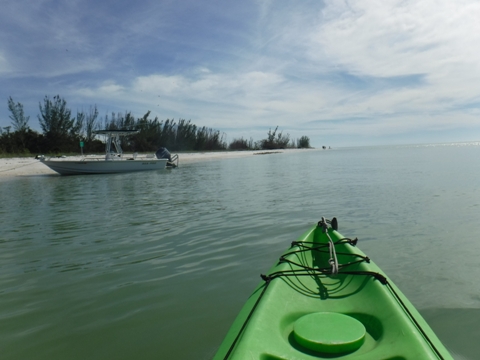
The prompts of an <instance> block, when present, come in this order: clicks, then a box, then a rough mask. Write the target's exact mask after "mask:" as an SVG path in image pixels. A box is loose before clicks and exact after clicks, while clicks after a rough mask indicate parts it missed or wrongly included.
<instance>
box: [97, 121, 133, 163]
mask: <svg viewBox="0 0 480 360" xmlns="http://www.w3.org/2000/svg"><path fill="white" fill-rule="evenodd" d="M139 131H140V130H125V129H123V130H96V131H94V132H93V133H94V134H96V135H105V136H106V137H107V141H106V142H105V160H112V159H113V157H112V154H111V147H112V143H113V145H114V146H115V149H116V150H117V154H116V157H121V156H122V153H123V151H122V147H121V146H120V136H127V135H133V134H136V133H138V132H139Z"/></svg>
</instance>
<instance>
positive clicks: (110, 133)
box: [40, 130, 178, 175]
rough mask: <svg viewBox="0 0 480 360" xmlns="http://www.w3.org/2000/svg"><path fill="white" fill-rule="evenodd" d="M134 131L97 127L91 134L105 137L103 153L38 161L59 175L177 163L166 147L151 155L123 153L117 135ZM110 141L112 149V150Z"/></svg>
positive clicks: (142, 168)
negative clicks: (99, 128)
mask: <svg viewBox="0 0 480 360" xmlns="http://www.w3.org/2000/svg"><path fill="white" fill-rule="evenodd" d="M137 132H138V130H99V131H96V132H95V134H98V135H104V136H106V137H107V140H106V143H105V156H95V155H93V156H82V157H81V158H79V159H76V160H73V159H69V158H66V157H50V158H45V157H44V156H43V155H42V156H41V157H40V161H41V162H42V163H44V164H45V165H46V166H48V167H49V168H50V169H52V170H53V171H56V172H58V173H59V174H60V175H78V174H110V173H123V172H134V171H149V170H161V169H165V168H166V167H167V165H168V166H173V167H175V166H177V165H178V155H173V157H172V156H171V155H170V153H169V152H168V150H167V149H165V148H160V149H159V150H158V151H157V152H156V153H155V154H147V155H138V154H137V153H134V154H132V155H125V154H123V151H122V147H121V146H120V136H128V135H132V134H135V133H137ZM112 144H113V146H114V148H115V150H116V152H115V151H113V149H112Z"/></svg>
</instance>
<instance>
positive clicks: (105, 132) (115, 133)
mask: <svg viewBox="0 0 480 360" xmlns="http://www.w3.org/2000/svg"><path fill="white" fill-rule="evenodd" d="M139 131H140V130H96V131H94V132H93V133H94V134H97V135H111V136H126V135H133V134H136V133H138V132H139Z"/></svg>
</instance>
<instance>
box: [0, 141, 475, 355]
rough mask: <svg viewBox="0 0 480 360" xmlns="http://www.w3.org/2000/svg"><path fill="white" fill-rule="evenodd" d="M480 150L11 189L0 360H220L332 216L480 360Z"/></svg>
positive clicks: (60, 181) (2, 224)
mask: <svg viewBox="0 0 480 360" xmlns="http://www.w3.org/2000/svg"><path fill="white" fill-rule="evenodd" d="M478 159H480V144H463V145H462V144H456V145H436V146H405V147H374V148H345V149H334V150H330V151H315V152H298V153H295V152H294V153H293V154H272V155H264V156H253V157H249V158H239V159H225V160H218V161H210V162H203V163H197V164H186V165H184V166H181V167H180V168H178V169H175V170H173V171H170V170H168V171H163V172H151V173H132V174H118V175H98V176H72V177H60V176H31V177H25V178H14V179H12V178H10V179H7V178H4V179H2V180H0V196H1V203H0V354H1V358H2V359H86V358H88V359H210V358H211V357H212V356H213V354H214V353H215V350H216V348H217V347H218V345H219V344H220V342H221V341H222V339H223V336H224V335H225V333H226V331H227V329H228V328H229V327H230V325H231V323H232V321H233V319H234V317H235V316H236V314H237V313H238V311H239V309H240V308H241V306H242V305H243V303H244V302H245V300H246V298H247V297H248V296H249V294H250V292H251V291H252V290H253V288H254V287H255V285H256V284H257V283H258V282H259V281H260V278H259V274H260V273H262V272H265V271H267V270H268V268H269V267H270V265H271V264H272V263H273V262H274V261H275V260H276V259H277V258H278V256H279V255H280V254H281V253H282V252H283V250H285V248H286V247H288V246H289V244H290V242H291V241H292V240H294V239H295V238H296V237H298V236H299V235H301V234H302V233H303V232H304V231H305V230H307V229H308V228H309V227H310V226H312V225H313V224H314V223H316V221H318V220H319V219H320V217H321V216H326V217H332V216H337V218H338V219H339V223H340V231H341V233H342V234H343V235H345V236H349V237H356V236H357V237H358V238H359V239H360V242H359V245H358V246H359V247H360V248H361V249H362V250H363V251H364V252H365V253H367V254H368V255H369V256H370V257H371V258H372V259H373V260H374V261H375V262H376V263H377V264H378V265H379V266H380V267H382V268H383V270H385V271H386V272H387V273H388V274H389V275H390V277H391V278H392V279H393V281H394V282H395V283H396V284H397V285H398V286H399V287H400V288H401V289H402V291H403V292H404V293H405V295H406V296H407V297H408V298H409V299H410V300H411V301H412V303H413V304H414V305H415V306H416V307H417V308H418V309H419V310H420V311H421V312H422V314H424V316H425V318H426V319H427V321H428V322H429V323H430V324H431V326H432V327H433V328H434V330H435V331H436V332H437V334H438V335H439V337H440V338H441V339H442V341H444V343H445V344H446V346H447V347H448V348H449V350H450V351H451V352H452V353H453V355H454V356H455V358H458V359H477V358H479V357H480V344H479V343H478V337H479V336H480V334H479V331H478V325H477V324H478V323H479V321H480V282H479V281H478V279H479V278H480V266H478V265H479V263H480V261H479V260H478V255H477V254H478V253H479V250H480V243H479V238H480V222H479V220H480V214H479V210H480V207H479V206H480V181H479V179H480V163H479V162H480V161H479V160H478Z"/></svg>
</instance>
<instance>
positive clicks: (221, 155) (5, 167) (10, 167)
mask: <svg viewBox="0 0 480 360" xmlns="http://www.w3.org/2000/svg"><path fill="white" fill-rule="evenodd" d="M318 150H322V149H280V150H247V151H218V152H215V151H212V152H198V153H197V152H196V153H179V154H178V156H179V159H180V162H179V167H181V166H182V164H191V163H197V162H203V161H212V160H221V159H234V158H241V157H249V156H254V155H269V154H276V155H281V154H288V153H290V154H291V153H297V152H303V151H318ZM67 158H68V159H72V160H75V159H79V160H80V158H81V157H80V156H68V157H67ZM39 175H48V176H51V175H53V176H61V175H60V174H58V173H56V172H55V171H53V170H51V169H50V168H49V167H48V166H46V165H44V164H42V162H41V161H40V160H37V159H35V158H34V156H33V155H32V156H31V157H22V158H0V179H1V178H12V177H28V176H39Z"/></svg>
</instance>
